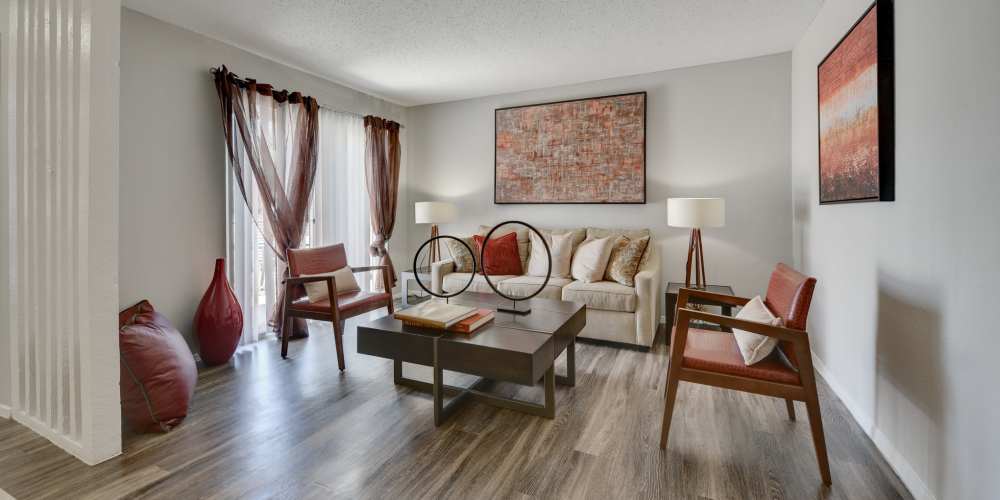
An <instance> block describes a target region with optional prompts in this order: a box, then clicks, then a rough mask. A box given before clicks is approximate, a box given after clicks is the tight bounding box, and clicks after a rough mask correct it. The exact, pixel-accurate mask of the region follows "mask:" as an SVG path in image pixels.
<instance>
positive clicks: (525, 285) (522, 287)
mask: <svg viewBox="0 0 1000 500" xmlns="http://www.w3.org/2000/svg"><path fill="white" fill-rule="evenodd" d="M491 279H492V277H491ZM543 281H545V277H544V276H541V277H539V276H517V277H515V278H510V279H506V280H503V282H501V283H500V284H499V285H497V288H499V289H500V291H501V292H503V293H504V294H505V295H510V296H511V297H527V296H528V295H531V294H533V293H535V291H536V290H538V287H540V286H542V282H543ZM571 281H572V280H570V279H569V278H555V277H553V278H549V282H548V284H546V285H545V289H544V290H542V291H541V293H539V294H538V295H536V297H539V298H543V299H556V300H559V299H561V298H562V288H563V287H564V286H566V285H568V284H569V283H570V282H571Z"/></svg>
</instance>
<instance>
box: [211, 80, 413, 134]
mask: <svg viewBox="0 0 1000 500" xmlns="http://www.w3.org/2000/svg"><path fill="white" fill-rule="evenodd" d="M216 73H218V69H217V68H210V69H209V70H208V74H210V75H212V78H213V79H214V78H215V74H216ZM230 75H232V73H230ZM233 79H235V80H236V81H237V82H240V83H242V84H244V85H246V84H247V83H248V82H247V80H246V79H245V78H240V77H238V76H236V75H233ZM319 107H321V108H323V109H325V110H328V111H334V112H336V113H343V114H345V115H352V116H357V117H361V118H364V117H365V116H367V115H365V114H362V113H355V112H353V111H344V110H342V109H334V108H331V107H329V106H324V105H323V104H320V105H319ZM393 121H395V120H393ZM399 128H406V126H405V125H403V124H402V123H400V124H399Z"/></svg>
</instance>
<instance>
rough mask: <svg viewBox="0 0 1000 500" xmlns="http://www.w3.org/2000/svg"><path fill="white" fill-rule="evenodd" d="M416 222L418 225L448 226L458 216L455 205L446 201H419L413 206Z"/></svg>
mask: <svg viewBox="0 0 1000 500" xmlns="http://www.w3.org/2000/svg"><path fill="white" fill-rule="evenodd" d="M413 214H414V217H413V218H414V219H415V220H414V222H416V223H417V224H447V223H449V222H454V221H455V217H456V215H457V211H456V210H455V205H453V204H451V203H448V202H444V201H418V202H417V203H414V204H413Z"/></svg>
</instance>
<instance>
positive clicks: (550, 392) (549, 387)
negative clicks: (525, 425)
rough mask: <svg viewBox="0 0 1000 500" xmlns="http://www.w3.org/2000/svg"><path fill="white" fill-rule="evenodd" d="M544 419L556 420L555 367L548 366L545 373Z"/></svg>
mask: <svg viewBox="0 0 1000 500" xmlns="http://www.w3.org/2000/svg"><path fill="white" fill-rule="evenodd" d="M542 416H544V417H545V418H556V367H555V366H554V364H553V366H550V367H549V369H548V370H546V371H545V409H544V410H543V415H542Z"/></svg>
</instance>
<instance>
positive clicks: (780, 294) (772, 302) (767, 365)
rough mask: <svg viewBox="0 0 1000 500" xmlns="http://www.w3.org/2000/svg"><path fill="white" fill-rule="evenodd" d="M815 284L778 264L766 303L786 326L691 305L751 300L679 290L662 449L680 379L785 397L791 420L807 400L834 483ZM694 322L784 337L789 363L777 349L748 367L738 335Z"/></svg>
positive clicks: (819, 451)
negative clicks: (815, 332)
mask: <svg viewBox="0 0 1000 500" xmlns="http://www.w3.org/2000/svg"><path fill="white" fill-rule="evenodd" d="M815 286H816V279H815V278H810V277H807V276H805V275H803V274H800V273H799V272H798V271H795V270H794V269H792V268H791V267H788V266H786V265H784V264H778V265H777V267H776V268H775V269H774V272H773V273H772V274H771V281H770V284H769V285H768V289H767V298H766V299H765V300H764V303H765V304H766V305H767V307H768V308H769V309H770V310H771V312H773V313H774V314H775V315H776V316H779V317H781V318H782V319H783V320H784V325H785V326H771V325H765V324H762V323H755V322H751V321H744V320H739V319H735V318H731V317H728V316H720V315H717V314H709V313H706V312H701V311H696V310H693V309H688V308H687V304H688V299H689V298H690V297H700V298H705V299H711V300H712V301H715V302H718V303H724V304H728V305H733V306H743V305H745V304H746V303H747V302H749V301H750V299H746V298H742V297H732V296H728V295H719V294H714V293H709V292H704V291H700V290H693V289H689V288H683V289H681V290H680V292H679V293H678V296H677V326H676V327H675V329H674V332H673V339H672V341H671V343H670V366H669V367H668V369H667V388H666V403H665V407H664V411H663V428H662V433H661V434H660V448H664V449H665V448H666V447H667V438H668V436H669V433H670V419H671V417H672V415H673V411H674V401H675V399H676V398H677V385H678V383H679V382H680V381H681V380H683V381H686V382H692V383H695V384H704V385H711V386H715V387H722V388H725V389H734V390H737V391H744V392H750V393H754V394H762V395H765V396H773V397H776V398H782V399H784V400H785V405H786V408H787V410H788V418H789V419H791V420H795V406H794V405H793V403H792V402H793V401H803V402H805V404H806V410H807V412H808V414H809V425H810V427H811V428H812V438H813V445H814V446H815V448H816V458H817V461H818V462H819V472H820V476H821V477H822V479H823V483H824V484H830V483H831V479H830V464H829V460H828V458H827V453H826V440H825V438H824V436H823V421H822V418H821V416H820V409H819V398H818V396H817V394H816V376H815V373H814V371H813V365H812V356H811V353H810V350H809V335H808V334H807V333H806V332H805V327H806V316H807V315H808V314H809V304H810V302H811V301H812V294H813V289H814V288H815ZM691 320H700V321H704V322H707V323H712V324H716V325H719V326H725V327H730V328H737V329H740V330H746V331H749V332H754V333H758V334H761V335H766V336H768V337H774V338H777V339H779V340H780V342H779V347H778V349H780V350H781V351H782V352H783V353H784V354H785V357H786V358H787V362H786V361H785V360H784V359H781V357H780V355H779V354H778V353H777V352H775V353H774V354H772V355H771V356H769V357H768V358H766V359H764V360H762V361H760V362H758V363H756V364H753V365H750V366H747V365H746V364H745V363H744V361H743V357H742V356H741V355H740V351H739V347H738V346H737V344H736V339H735V337H733V334H731V333H727V332H716V331H708V330H700V329H697V328H691V327H690V326H689V323H690V321H691ZM776 351H777V349H776Z"/></svg>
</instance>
